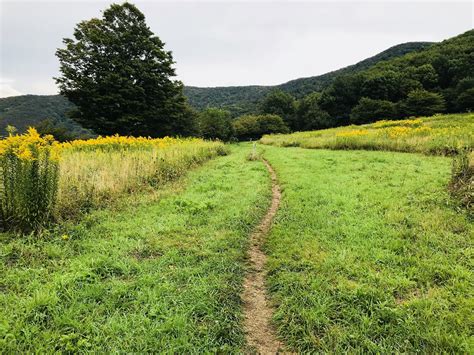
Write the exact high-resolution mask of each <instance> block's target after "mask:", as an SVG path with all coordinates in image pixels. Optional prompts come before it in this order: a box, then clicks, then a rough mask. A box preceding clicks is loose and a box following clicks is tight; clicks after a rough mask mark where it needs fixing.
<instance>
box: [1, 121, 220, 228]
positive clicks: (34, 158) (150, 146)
mask: <svg viewBox="0 0 474 355" xmlns="http://www.w3.org/2000/svg"><path fill="white" fill-rule="evenodd" d="M225 154H227V148H226V147H225V146H224V144H223V143H221V142H212V141H204V140H202V139H197V138H187V139H175V138H167V137H165V138H162V139H151V138H142V137H138V138H134V137H123V136H110V137H98V138H96V139H88V140H75V141H71V142H66V143H59V142H56V141H55V140H54V139H53V137H52V136H40V135H39V134H38V132H37V131H36V130H35V129H30V130H29V131H28V132H27V133H26V134H23V135H11V136H9V137H7V138H6V139H3V140H0V197H1V201H0V202H1V203H0V230H1V228H2V226H3V228H4V229H8V228H9V227H12V228H13V229H17V230H22V231H30V230H36V231H39V230H41V229H42V228H43V227H45V225H46V224H47V223H48V222H49V221H51V220H56V221H61V220H67V219H77V217H79V216H81V215H82V214H83V213H84V212H88V211H90V210H92V209H94V208H99V207H107V206H110V205H111V203H112V202H113V201H114V200H117V199H119V198H120V197H121V196H122V195H124V194H125V195H126V194H130V193H133V192H139V191H144V190H147V189H148V190H153V189H155V188H157V187H158V186H161V185H163V184H164V183H167V182H170V181H173V180H175V179H177V178H178V177H180V176H183V175H184V174H186V173H187V171H188V170H189V169H191V168H192V167H195V166H198V165H200V164H202V163H204V162H205V161H207V160H209V159H211V158H214V157H216V156H218V155H225Z"/></svg>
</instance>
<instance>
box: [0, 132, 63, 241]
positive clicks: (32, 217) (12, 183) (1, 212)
mask: <svg viewBox="0 0 474 355" xmlns="http://www.w3.org/2000/svg"><path fill="white" fill-rule="evenodd" d="M55 144H56V142H54V139H53V137H52V136H46V137H44V138H42V137H40V136H39V134H38V133H37V132H36V131H35V130H34V129H30V130H29V131H28V133H27V134H25V135H24V136H18V135H17V136H13V135H10V136H9V137H8V138H6V139H4V140H1V141H0V229H2V230H6V229H17V230H22V231H25V232H29V231H32V230H38V229H40V228H41V227H42V226H43V225H44V224H45V223H46V222H47V221H48V220H49V219H50V218H51V216H52V214H53V211H54V207H55V202H56V193H57V187H58V159H57V155H56V153H55V151H54V146H55Z"/></svg>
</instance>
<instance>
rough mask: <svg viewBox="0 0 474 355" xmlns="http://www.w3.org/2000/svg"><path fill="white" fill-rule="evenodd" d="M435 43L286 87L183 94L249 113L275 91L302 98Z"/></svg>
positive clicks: (190, 89) (202, 104) (399, 48)
mask: <svg viewBox="0 0 474 355" xmlns="http://www.w3.org/2000/svg"><path fill="white" fill-rule="evenodd" d="M433 43H434V42H407V43H402V44H398V45H396V46H393V47H390V48H388V49H386V50H384V51H383V52H380V53H378V54H376V55H374V56H372V57H370V58H367V59H364V60H362V61H360V62H358V63H356V64H353V65H350V66H347V67H344V68H341V69H338V70H335V71H332V72H329V73H326V74H322V75H318V76H312V77H307V78H299V79H294V80H291V81H288V82H286V83H283V84H279V85H273V86H259V85H250V86H223V87H209V88H202V87H195V86H186V87H185V88H184V93H185V95H186V96H187V97H188V99H189V102H190V104H191V105H192V106H193V107H195V108H198V109H203V108H206V107H208V106H212V107H226V108H228V109H230V110H231V111H236V112H238V113H240V112H239V111H246V110H247V109H250V108H253V107H254V105H255V104H256V103H257V102H258V101H259V100H261V99H262V98H263V97H264V96H265V95H267V94H268V93H269V92H270V91H272V90H274V89H281V90H283V91H285V92H288V93H289V94H292V95H293V96H295V97H297V98H301V97H303V96H305V95H308V94H310V93H312V92H314V91H321V90H322V89H324V88H326V87H327V86H329V85H330V84H331V83H332V82H333V80H334V79H335V78H336V77H338V76H340V75H344V74H351V73H354V72H358V71H362V70H365V69H367V68H369V67H371V66H373V65H375V64H376V63H378V62H380V61H384V60H389V59H393V58H397V57H401V56H403V55H405V54H407V53H411V52H414V51H419V50H423V49H426V48H427V47H429V46H431V45H432V44H433Z"/></svg>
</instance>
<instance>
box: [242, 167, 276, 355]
mask: <svg viewBox="0 0 474 355" xmlns="http://www.w3.org/2000/svg"><path fill="white" fill-rule="evenodd" d="M263 162H264V163H265V166H266V167H267V170H268V172H269V173H270V176H271V179H272V202H271V205H270V207H269V209H268V211H267V213H266V214H265V216H264V217H263V219H262V221H261V222H260V225H259V226H258V227H257V229H256V230H255V231H254V233H253V234H252V235H251V237H250V248H249V251H248V255H249V259H250V264H251V265H250V267H251V270H250V271H249V272H248V274H247V276H246V278H245V280H244V292H243V294H242V299H243V301H244V317H245V320H244V328H245V333H246V338H247V343H248V345H249V346H250V347H251V348H252V349H253V350H254V351H257V352H258V353H259V354H276V353H277V352H278V351H279V350H281V349H282V344H281V342H280V341H279V340H278V339H277V337H276V335H275V332H274V330H273V328H272V326H271V318H272V309H271V307H270V306H269V304H268V302H267V292H266V287H265V279H266V272H265V262H266V255H265V253H264V252H263V251H262V244H263V242H264V240H265V237H266V235H267V233H268V231H269V230H270V227H271V223H272V221H273V217H274V216H275V214H276V212H277V210H278V206H279V205H280V198H281V192H280V186H279V185H278V180H277V176H276V174H275V171H274V170H273V168H272V167H271V165H270V164H269V163H268V162H267V161H266V160H264V161H263Z"/></svg>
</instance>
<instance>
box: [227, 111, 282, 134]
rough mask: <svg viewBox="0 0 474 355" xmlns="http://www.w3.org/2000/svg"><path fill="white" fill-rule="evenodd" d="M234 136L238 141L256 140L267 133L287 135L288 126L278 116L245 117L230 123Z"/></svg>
mask: <svg viewBox="0 0 474 355" xmlns="http://www.w3.org/2000/svg"><path fill="white" fill-rule="evenodd" d="M232 126H233V127H234V133H235V136H236V137H237V138H238V139H240V140H248V139H258V138H260V137H262V135H264V134H269V133H288V132H289V129H288V126H287V125H286V124H285V122H284V121H283V119H282V118H281V117H280V116H278V115H268V114H267V115H258V116H257V115H245V116H241V117H239V118H237V119H235V120H234V122H232Z"/></svg>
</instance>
